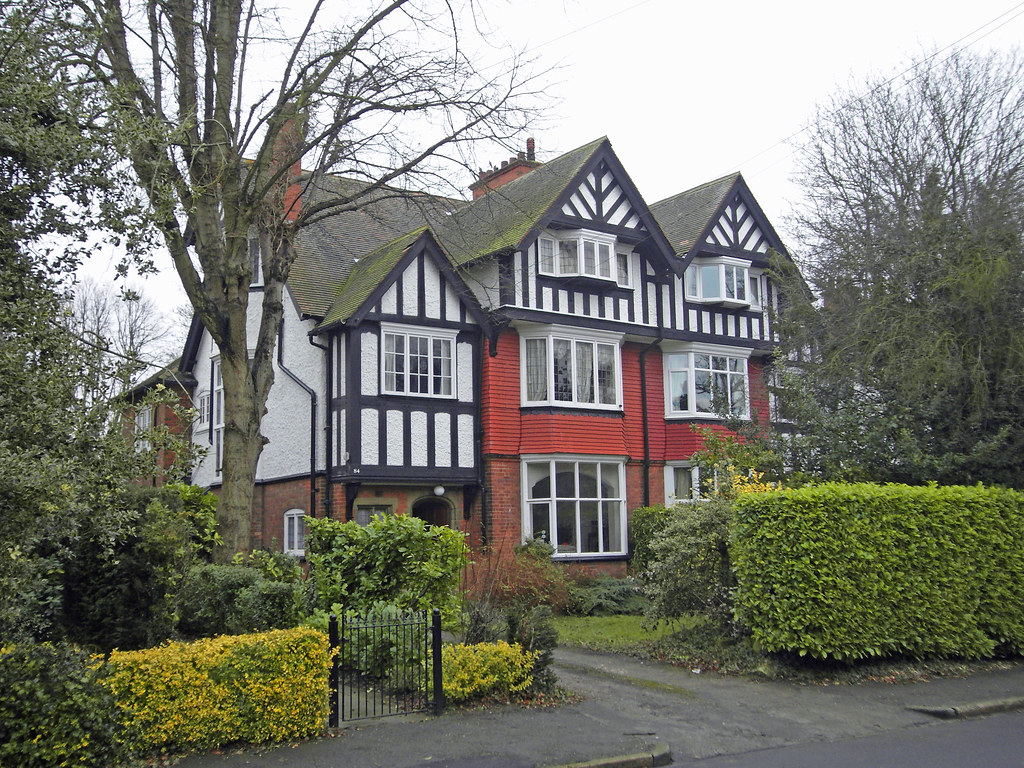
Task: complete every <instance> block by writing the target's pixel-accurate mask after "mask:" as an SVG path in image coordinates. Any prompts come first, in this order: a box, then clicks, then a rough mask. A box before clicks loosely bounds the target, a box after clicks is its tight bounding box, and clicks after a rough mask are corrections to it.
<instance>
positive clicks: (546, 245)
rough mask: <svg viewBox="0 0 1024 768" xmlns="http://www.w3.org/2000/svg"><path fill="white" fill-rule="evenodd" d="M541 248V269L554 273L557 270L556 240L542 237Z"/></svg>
mask: <svg viewBox="0 0 1024 768" xmlns="http://www.w3.org/2000/svg"><path fill="white" fill-rule="evenodd" d="M539 249H540V271H541V272H544V273H547V274H552V273H553V272H554V271H555V241H554V240H548V239H547V238H541V240H540V244H539Z"/></svg>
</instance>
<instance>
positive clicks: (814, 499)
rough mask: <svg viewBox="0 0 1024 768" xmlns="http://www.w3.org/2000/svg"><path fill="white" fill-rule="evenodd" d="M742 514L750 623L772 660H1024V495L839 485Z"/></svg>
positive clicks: (742, 509)
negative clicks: (777, 654)
mask: <svg viewBox="0 0 1024 768" xmlns="http://www.w3.org/2000/svg"><path fill="white" fill-rule="evenodd" d="M735 503H736V509H737V518H736V523H735V529H734V538H733V555H734V563H735V566H736V573H737V576H738V579H739V588H738V591H737V595H736V610H737V613H738V615H740V616H741V617H742V618H743V619H744V621H745V622H746V623H747V624H748V625H749V626H750V628H751V631H752V633H753V637H754V639H755V640H756V641H757V642H759V643H760V644H761V645H762V646H763V647H764V648H765V649H767V650H769V651H789V652H794V653H799V654H801V655H803V654H809V655H811V656H814V657H820V658H824V657H834V658H839V659H857V658H864V657H870V656H883V655H888V654H894V653H901V654H908V655H912V656H918V657H920V656H925V655H938V656H948V655H956V656H966V657H978V656H989V655H992V654H993V653H995V652H997V651H998V650H1000V649H1002V650H1007V651H1010V652H1015V653H1019V652H1021V651H1022V650H1024V494H1022V493H1020V492H1017V491H1009V490H999V489H992V488H983V487H981V486H976V487H944V488H940V487H937V486H926V487H909V486H899V485H886V486H876V485H869V484H854V485H844V484H827V485H820V486H815V487H809V488H801V489H797V490H788V491H779V492H775V493H769V494H759V495H751V496H744V497H740V498H738V499H737V501H736V502H735Z"/></svg>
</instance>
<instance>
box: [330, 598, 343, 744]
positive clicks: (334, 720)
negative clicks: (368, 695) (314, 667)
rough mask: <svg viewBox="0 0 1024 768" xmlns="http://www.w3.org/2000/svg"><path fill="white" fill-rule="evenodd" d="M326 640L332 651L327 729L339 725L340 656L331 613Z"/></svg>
mask: <svg viewBox="0 0 1024 768" xmlns="http://www.w3.org/2000/svg"><path fill="white" fill-rule="evenodd" d="M327 639H328V642H329V643H330V646H331V650H332V651H334V654H333V656H332V658H331V676H330V686H331V715H330V718H329V719H328V721H327V726H328V727H329V728H337V727H339V726H340V724H341V723H340V722H339V714H340V708H339V706H338V667H339V665H340V663H341V662H340V660H339V658H338V656H339V655H341V649H340V648H339V647H338V646H339V645H340V643H339V642H338V617H337V616H335V615H334V614H333V613H332V614H331V617H330V619H329V620H328V622H327Z"/></svg>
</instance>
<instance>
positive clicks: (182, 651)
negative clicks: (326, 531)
mask: <svg viewBox="0 0 1024 768" xmlns="http://www.w3.org/2000/svg"><path fill="white" fill-rule="evenodd" d="M330 658H331V653H330V650H329V648H328V642H327V636H326V635H324V634H322V633H320V632H317V631H316V630H313V629H309V628H300V629H289V630H276V631H272V632H264V633H260V634H252V635H238V636H235V637H217V638H213V639H209V640H200V641H197V642H194V643H168V644H167V645H164V646H161V647H159V648H150V649H148V650H145V651H128V652H121V651H115V652H114V653H113V654H111V656H110V662H109V665H110V669H111V672H110V675H109V677H108V678H107V679H106V681H105V682H106V685H107V686H108V687H109V689H110V690H111V692H112V693H113V694H114V696H115V698H116V699H117V706H118V708H119V709H120V710H121V711H122V713H123V716H124V718H125V722H126V724H127V726H128V728H129V733H130V734H131V736H130V744H131V746H132V748H133V749H134V750H136V751H140V752H144V751H147V750H152V749H164V748H169V747H175V748H179V749H182V748H183V749H206V748H210V747H215V746H219V745H222V744H229V743H232V742H237V741H247V742H259V741H282V740H285V739H296V738H303V737H306V736H312V735H315V734H318V733H320V732H321V731H322V730H323V728H324V725H325V722H326V717H327V712H328V703H329V699H328V692H329V686H328V671H329V663H330Z"/></svg>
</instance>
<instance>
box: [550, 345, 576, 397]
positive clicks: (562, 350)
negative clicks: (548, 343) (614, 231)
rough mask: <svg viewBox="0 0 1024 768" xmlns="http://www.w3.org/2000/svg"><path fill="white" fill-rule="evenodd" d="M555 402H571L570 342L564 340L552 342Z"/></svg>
mask: <svg viewBox="0 0 1024 768" xmlns="http://www.w3.org/2000/svg"><path fill="white" fill-rule="evenodd" d="M554 364H555V400H560V401H562V402H571V401H572V397H573V391H572V342H570V341H567V340H566V339H555V340H554Z"/></svg>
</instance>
